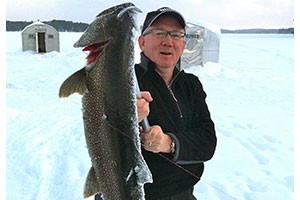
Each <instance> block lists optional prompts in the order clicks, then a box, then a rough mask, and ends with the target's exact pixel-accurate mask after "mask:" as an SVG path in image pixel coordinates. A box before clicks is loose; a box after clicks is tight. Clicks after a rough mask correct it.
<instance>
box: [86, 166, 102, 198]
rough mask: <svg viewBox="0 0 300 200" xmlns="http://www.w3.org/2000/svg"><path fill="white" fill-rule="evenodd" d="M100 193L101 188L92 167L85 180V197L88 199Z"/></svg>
mask: <svg viewBox="0 0 300 200" xmlns="http://www.w3.org/2000/svg"><path fill="white" fill-rule="evenodd" d="M98 192H100V186H99V184H98V181H97V177H96V173H95V170H94V168H93V167H91V169H90V171H89V173H88V175H87V177H86V180H85V185H84V191H83V197H84V198H88V197H90V196H92V195H94V194H96V193H98Z"/></svg>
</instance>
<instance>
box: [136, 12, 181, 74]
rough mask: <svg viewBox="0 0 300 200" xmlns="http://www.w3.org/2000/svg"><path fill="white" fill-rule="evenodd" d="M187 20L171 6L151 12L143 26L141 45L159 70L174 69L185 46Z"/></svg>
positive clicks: (140, 38)
mask: <svg viewBox="0 0 300 200" xmlns="http://www.w3.org/2000/svg"><path fill="white" fill-rule="evenodd" d="M185 25H186V24H185V20H184V18H183V17H182V15H181V14H180V13H179V12H177V11H175V10H172V9H170V8H165V7H164V8H160V9H158V10H157V11H152V12H149V13H148V14H147V16H146V19H145V22H144V24H143V27H142V34H141V36H140V37H139V45H140V48H141V50H142V51H143V52H144V54H145V55H146V56H147V57H148V58H149V59H150V60H152V61H153V62H154V63H155V64H156V66H157V68H158V70H169V69H170V70H173V69H174V67H175V64H176V63H177V61H178V60H179V58H180V56H181V55H182V53H183V50H184V47H185V41H184V36H185Z"/></svg>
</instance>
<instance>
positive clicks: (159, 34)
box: [143, 29, 185, 40]
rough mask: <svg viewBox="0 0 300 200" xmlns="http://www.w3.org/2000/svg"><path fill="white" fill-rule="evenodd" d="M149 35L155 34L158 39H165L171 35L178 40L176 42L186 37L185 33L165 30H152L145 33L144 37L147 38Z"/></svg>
mask: <svg viewBox="0 0 300 200" xmlns="http://www.w3.org/2000/svg"><path fill="white" fill-rule="evenodd" d="M149 33H154V35H155V36H156V37H158V38H165V37H167V35H168V34H169V35H170V36H171V37H172V38H173V39H176V40H178V39H181V38H184V36H185V33H182V32H177V31H165V30H160V29H152V30H149V31H145V33H144V34H143V35H144V36H145V35H148V34H149Z"/></svg>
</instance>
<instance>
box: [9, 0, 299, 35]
mask: <svg viewBox="0 0 300 200" xmlns="http://www.w3.org/2000/svg"><path fill="white" fill-rule="evenodd" d="M124 2H126V1H122V0H88V1H73V0H64V1H61V0H48V1H43V2H42V3H41V1H39V0H30V1H29V0H23V1H20V0H7V2H6V20H11V21H36V20H41V21H51V20H53V19H58V20H68V21H74V22H84V23H90V22H92V21H93V20H94V18H95V16H96V15H97V14H99V13H100V12H101V11H102V10H104V9H106V8H108V7H111V6H113V5H116V4H120V3H124ZM131 2H133V3H134V4H135V5H136V6H137V7H139V8H140V9H141V10H142V11H143V14H142V18H144V16H145V14H146V13H147V12H149V11H152V10H156V9H157V8H160V7H163V6H168V7H171V8H173V9H176V10H178V11H179V12H181V13H182V14H183V15H184V16H185V18H186V20H187V21H188V20H193V21H201V22H209V23H213V24H215V25H217V26H219V27H220V28H226V29H244V28H288V27H293V26H294V1H293V0H243V1H237V0H226V1H225V0H214V1H211V0H181V1H178V0H159V1H149V0H147V1H145V0H133V1H131Z"/></svg>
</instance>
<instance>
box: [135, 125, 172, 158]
mask: <svg viewBox="0 0 300 200" xmlns="http://www.w3.org/2000/svg"><path fill="white" fill-rule="evenodd" d="M141 138H142V143H143V147H144V149H145V150H147V151H151V152H153V153H159V152H162V153H170V152H171V143H172V139H171V137H170V136H169V135H167V134H165V133H164V132H163V131H162V129H161V127H160V126H151V128H150V131H149V132H147V133H141Z"/></svg>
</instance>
